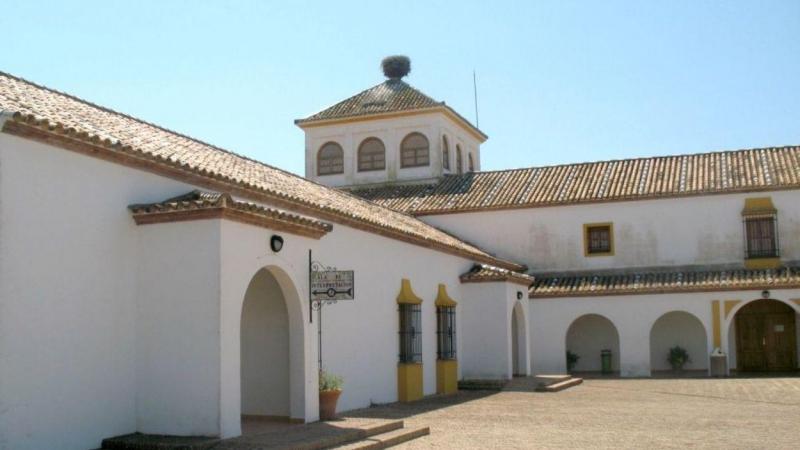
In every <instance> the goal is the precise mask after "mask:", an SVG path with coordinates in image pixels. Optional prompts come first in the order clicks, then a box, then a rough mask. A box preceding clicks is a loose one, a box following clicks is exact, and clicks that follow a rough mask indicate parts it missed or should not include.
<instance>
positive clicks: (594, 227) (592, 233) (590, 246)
mask: <svg viewBox="0 0 800 450" xmlns="http://www.w3.org/2000/svg"><path fill="white" fill-rule="evenodd" d="M583 234H584V236H583V239H584V246H585V247H584V248H585V254H586V256H610V255H613V254H614V229H613V226H612V225H611V224H610V223H597V224H588V225H584V226H583Z"/></svg>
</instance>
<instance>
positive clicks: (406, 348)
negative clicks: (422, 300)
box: [398, 303, 422, 363]
mask: <svg viewBox="0 0 800 450" xmlns="http://www.w3.org/2000/svg"><path fill="white" fill-rule="evenodd" d="M398 306H399V308H400V309H399V311H400V362H401V363H420V362H422V326H421V322H422V312H421V311H422V307H421V305H414V304H410V303H401V304H400V305H398Z"/></svg>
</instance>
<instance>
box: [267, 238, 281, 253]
mask: <svg viewBox="0 0 800 450" xmlns="http://www.w3.org/2000/svg"><path fill="white" fill-rule="evenodd" d="M269 248H271V249H272V251H273V252H275V253H278V252H279V251H281V250H282V249H283V238H282V237H280V236H278V235H277V234H273V235H272V237H271V238H269Z"/></svg>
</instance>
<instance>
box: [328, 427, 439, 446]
mask: <svg viewBox="0 0 800 450" xmlns="http://www.w3.org/2000/svg"><path fill="white" fill-rule="evenodd" d="M429 434H431V429H430V427H418V428H401V429H399V430H394V431H390V432H387V433H382V434H377V435H374V436H372V437H369V438H366V439H362V440H360V441H356V442H351V443H349V444H346V445H341V446H339V447H334V449H336V450H380V449H384V448H389V447H394V446H395V445H400V444H402V443H404V442H408V441H411V440H413V439H417V438H421V437H422V436H427V435H429Z"/></svg>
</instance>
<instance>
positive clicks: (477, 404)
mask: <svg viewBox="0 0 800 450" xmlns="http://www.w3.org/2000/svg"><path fill="white" fill-rule="evenodd" d="M530 388H531V383H530V382H529V381H528V380H525V379H518V380H514V382H513V383H512V384H511V385H510V386H509V388H508V389H506V390H505V391H503V392H460V393H459V394H457V395H454V396H450V397H433V398H429V399H425V400H422V401H420V402H416V403H412V404H393V405H385V406H378V407H373V408H368V409H363V410H358V411H351V412H349V413H347V414H345V415H346V416H350V417H376V418H377V417H380V418H402V419H404V420H405V421H406V426H424V425H428V426H430V427H431V435H430V436H427V437H423V438H420V439H417V440H415V441H412V442H409V443H407V444H403V445H401V446H398V447H396V448H398V449H425V448H442V449H444V448H458V449H470V448H474V449H500V448H502V449H508V448H589V447H591V448H686V447H693V448H748V449H751V448H771V449H775V448H787V449H788V448H798V446H800V443H798V442H800V428H799V427H798V424H800V378H795V377H787V378H731V379H675V380H670V379H596V380H586V381H585V382H584V383H583V384H582V385H580V386H577V387H573V388H571V389H568V390H566V391H562V392H559V393H554V394H551V393H536V392H532V390H531V389H530Z"/></svg>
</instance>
